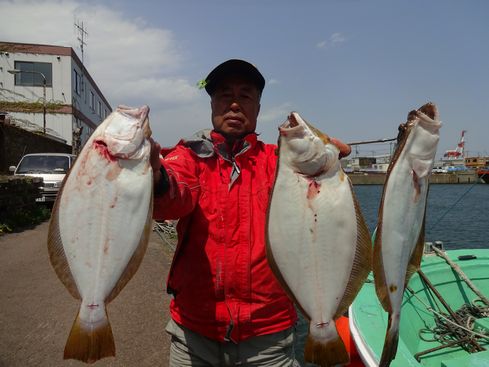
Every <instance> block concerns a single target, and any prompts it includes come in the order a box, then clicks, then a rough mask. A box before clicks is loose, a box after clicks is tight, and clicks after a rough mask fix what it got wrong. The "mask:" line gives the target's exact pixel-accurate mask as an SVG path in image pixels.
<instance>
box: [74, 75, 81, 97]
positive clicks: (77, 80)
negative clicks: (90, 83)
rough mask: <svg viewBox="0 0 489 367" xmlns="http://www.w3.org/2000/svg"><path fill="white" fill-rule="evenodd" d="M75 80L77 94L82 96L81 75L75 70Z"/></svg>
mask: <svg viewBox="0 0 489 367" xmlns="http://www.w3.org/2000/svg"><path fill="white" fill-rule="evenodd" d="M73 79H74V80H73V84H74V90H75V93H76V94H78V95H79V96H81V91H82V88H81V83H82V82H81V75H80V74H78V72H77V71H76V70H73Z"/></svg>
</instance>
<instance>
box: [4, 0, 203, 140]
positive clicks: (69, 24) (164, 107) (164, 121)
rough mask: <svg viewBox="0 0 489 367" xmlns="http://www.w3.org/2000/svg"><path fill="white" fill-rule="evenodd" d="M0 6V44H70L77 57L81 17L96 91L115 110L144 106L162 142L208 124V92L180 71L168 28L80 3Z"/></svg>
mask: <svg viewBox="0 0 489 367" xmlns="http://www.w3.org/2000/svg"><path fill="white" fill-rule="evenodd" d="M0 9H1V14H2V20H1V22H0V41H7V42H24V43H39V44H51V45H59V46H69V47H72V48H73V49H75V50H76V53H77V54H78V56H79V57H80V58H81V52H80V49H79V42H78V41H77V33H76V32H75V26H74V23H75V22H76V21H78V22H79V23H81V22H83V26H84V27H86V30H87V32H88V36H87V38H86V42H87V45H86V46H85V57H84V59H85V60H84V62H85V66H86V67H87V69H88V71H89V73H90V74H91V76H92V77H93V79H94V80H95V82H96V83H97V85H98V86H99V88H100V90H101V91H102V93H103V94H104V95H105V97H106V98H107V99H108V100H109V102H110V103H111V104H112V107H113V108H114V107H116V106H117V105H119V104H126V105H132V106H137V105H141V104H148V105H149V106H150V107H151V116H150V118H151V120H152V130H153V135H154V136H155V137H156V139H157V140H159V141H160V142H161V143H162V144H165V145H171V144H172V143H175V142H177V141H178V139H179V138H180V137H181V136H187V135H189V134H191V132H193V131H196V130H198V129H200V128H203V127H209V126H210V123H209V122H210V112H209V107H208V105H206V104H205V103H204V100H205V97H206V94H205V93H202V91H199V90H198V89H197V88H196V86H195V81H194V80H193V78H189V77H186V76H185V74H184V68H185V65H186V61H187V60H186V58H185V50H183V49H182V48H181V47H180V46H179V44H178V42H177V39H176V37H175V34H174V33H173V32H172V31H171V30H169V29H163V28H157V27H153V26H150V25H148V23H147V22H146V20H145V19H144V18H141V17H139V16H137V15H136V16H134V17H133V18H131V17H130V16H126V15H124V14H122V13H121V12H119V11H116V10H112V9H110V8H109V7H107V6H105V5H97V4H96V3H93V2H86V1H84V0H66V1H63V0H35V1H32V0H12V1H4V0H0ZM203 113H204V115H203V118H202V117H200V118H198V116H202V114H203ZM177 120H180V121H184V122H182V123H179V124H176V123H175V121H177ZM153 122H154V123H153Z"/></svg>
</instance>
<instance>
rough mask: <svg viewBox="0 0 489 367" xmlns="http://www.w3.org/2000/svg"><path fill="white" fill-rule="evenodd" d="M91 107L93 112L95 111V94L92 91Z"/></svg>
mask: <svg viewBox="0 0 489 367" xmlns="http://www.w3.org/2000/svg"><path fill="white" fill-rule="evenodd" d="M89 106H90V109H91V110H92V111H94V110H95V94H93V92H92V91H90V105H89Z"/></svg>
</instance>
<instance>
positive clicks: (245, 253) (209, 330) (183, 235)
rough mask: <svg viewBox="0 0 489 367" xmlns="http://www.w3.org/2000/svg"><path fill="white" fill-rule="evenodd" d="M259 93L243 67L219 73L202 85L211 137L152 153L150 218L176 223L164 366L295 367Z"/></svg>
mask: <svg viewBox="0 0 489 367" xmlns="http://www.w3.org/2000/svg"><path fill="white" fill-rule="evenodd" d="M264 86H265V79H264V78H263V76H262V74H261V73H260V72H259V71H258V69H256V68H255V67H254V66H253V65H252V64H250V63H248V62H246V61H243V60H235V59H233V60H228V61H226V62H224V63H222V64H220V65H218V66H217V67H216V68H215V69H214V70H212V71H211V72H210V73H209V75H208V76H207V78H206V79H205V89H206V91H207V93H208V94H209V95H210V97H211V110H212V125H213V130H202V131H199V132H198V133H197V134H195V135H194V136H193V137H192V138H190V139H184V140H181V141H180V142H179V143H178V144H177V145H176V146H175V147H174V148H172V149H170V150H164V151H162V150H161V148H160V146H159V145H158V144H157V143H153V147H152V158H151V164H152V166H153V171H154V182H155V186H154V187H155V201H154V218H155V219H157V220H164V219H179V222H178V226H177V231H178V245H177V249H176V252H175V255H174V258H173V262H172V265H171V268H170V272H169V276H168V281H167V290H168V292H169V293H171V294H172V295H173V297H174V298H173V299H172V301H171V304H170V313H171V317H172V320H171V321H170V322H169V324H168V326H167V332H168V333H170V334H171V335H172V345H171V352H170V366H234V365H246V366H293V365H294V363H296V362H295V359H294V350H293V326H294V323H295V321H296V312H295V309H294V306H293V304H292V302H291V301H290V300H289V298H288V297H287V295H286V294H285V293H284V291H283V290H282V288H281V287H280V285H279V283H278V282H277V280H276V279H275V277H274V275H273V273H272V271H271V269H270V267H269V265H268V262H267V259H266V254H265V223H266V210H267V205H268V201H269V195H270V193H271V189H272V186H273V182H274V176H275V165H276V160H277V156H276V146H275V145H272V144H264V143H263V142H261V141H259V140H258V139H257V134H256V133H255V129H256V122H257V117H258V113H259V112H260V98H261V94H262V91H263V88H264ZM337 143H338V146H339V147H340V150H341V151H342V154H343V155H347V154H349V152H350V148H349V147H348V146H346V145H345V144H343V143H341V142H337ZM160 154H161V156H163V158H161V159H160Z"/></svg>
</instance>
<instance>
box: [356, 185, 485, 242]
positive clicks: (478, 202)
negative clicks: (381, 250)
mask: <svg viewBox="0 0 489 367" xmlns="http://www.w3.org/2000/svg"><path fill="white" fill-rule="evenodd" d="M382 189H383V186H382V185H357V186H354V190H355V193H356V195H357V198H358V201H359V202H360V206H361V207H362V212H363V215H364V217H365V220H366V221H367V224H368V226H369V229H370V231H371V232H373V230H374V228H375V226H376V224H377V214H378V210H379V204H380V198H381V196H382ZM488 227H489V185H488V184H460V185H430V189H429V192H428V204H427V207H426V230H425V241H430V242H434V241H442V242H443V244H444V245H445V248H446V249H448V250H450V249H458V248H489V233H488Z"/></svg>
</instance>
